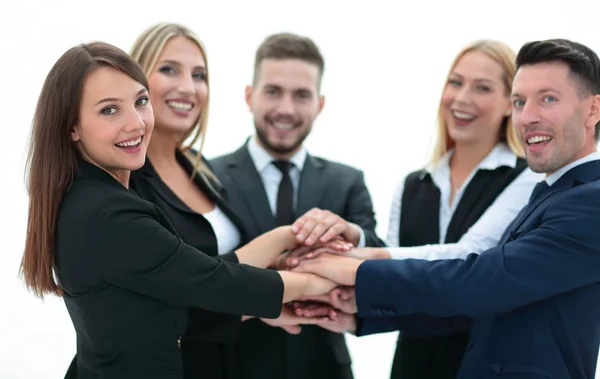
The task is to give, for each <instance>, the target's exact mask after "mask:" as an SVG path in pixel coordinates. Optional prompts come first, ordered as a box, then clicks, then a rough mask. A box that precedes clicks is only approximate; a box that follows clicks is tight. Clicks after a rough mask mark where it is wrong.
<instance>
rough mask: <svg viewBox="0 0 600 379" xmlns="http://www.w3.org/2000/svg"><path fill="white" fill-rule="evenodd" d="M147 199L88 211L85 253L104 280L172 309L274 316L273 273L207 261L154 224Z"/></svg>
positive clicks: (277, 294)
mask: <svg viewBox="0 0 600 379" xmlns="http://www.w3.org/2000/svg"><path fill="white" fill-rule="evenodd" d="M157 212H158V211H157V210H156V208H155V207H153V206H152V205H151V204H150V203H147V202H144V201H142V200H140V201H139V202H138V201H134V200H132V199H131V198H130V197H127V198H125V199H123V198H115V197H109V198H107V199H106V200H104V201H99V202H97V203H96V204H94V205H93V206H91V207H90V209H89V210H88V212H87V214H86V217H85V218H84V220H83V222H85V231H86V236H85V237H86V239H87V241H88V243H89V251H88V252H87V253H88V254H90V256H91V257H92V259H94V260H95V263H96V264H97V267H98V269H99V270H101V272H102V275H103V277H104V278H105V280H106V282H108V283H110V284H112V285H114V286H118V287H123V288H127V289H129V290H131V291H134V292H137V293H139V294H142V295H145V296H148V297H152V298H155V299H157V300H160V301H162V302H164V303H167V304H171V305H173V306H176V307H193V308H201V309H205V310H208V311H213V312H223V313H231V314H245V315H246V314H247V315H254V316H258V317H277V316H278V315H279V314H280V311H281V301H282V298H283V282H282V280H281V277H280V276H279V274H278V273H277V272H274V271H271V270H262V269H257V268H254V267H250V266H247V265H236V264H230V263H228V262H224V261H220V260H216V259H213V258H211V257H209V256H207V255H205V254H202V253H201V252H199V251H197V250H196V249H194V248H193V247H191V246H189V245H187V244H185V243H184V242H183V241H182V240H181V239H180V238H179V237H178V236H176V235H175V234H173V233H171V232H170V231H169V230H168V229H166V228H165V227H163V226H162V225H161V224H160V223H159V222H158V220H159V218H158V213H157Z"/></svg>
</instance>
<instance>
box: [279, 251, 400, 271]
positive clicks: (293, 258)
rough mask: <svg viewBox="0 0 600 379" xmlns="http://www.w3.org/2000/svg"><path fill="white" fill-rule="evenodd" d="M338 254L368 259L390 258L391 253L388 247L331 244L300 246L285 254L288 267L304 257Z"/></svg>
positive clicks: (294, 265) (293, 265)
mask: <svg viewBox="0 0 600 379" xmlns="http://www.w3.org/2000/svg"><path fill="white" fill-rule="evenodd" d="M323 253H326V254H338V255H345V256H347V257H352V258H357V259H362V260H367V259H390V258H391V256H390V253H389V252H388V251H387V250H386V249H382V248H373V247H363V248H351V249H347V250H346V249H342V248H337V247H336V248H335V249H333V248H330V247H329V245H323V246H316V247H315V248H314V249H311V248H310V247H307V246H300V247H298V248H296V249H294V250H292V251H290V252H289V253H287V254H286V255H285V257H284V258H282V259H285V261H284V262H282V263H283V264H285V266H286V267H287V269H288V270H289V269H291V268H294V267H296V266H298V264H300V262H301V261H302V260H304V259H312V258H316V257H318V256H319V255H320V254H323Z"/></svg>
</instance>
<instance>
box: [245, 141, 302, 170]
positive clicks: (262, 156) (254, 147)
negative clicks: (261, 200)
mask: <svg viewBox="0 0 600 379" xmlns="http://www.w3.org/2000/svg"><path fill="white" fill-rule="evenodd" d="M256 138H257V137H256V136H253V137H251V138H250V139H249V140H248V153H249V154H250V158H252V161H253V162H254V166H256V170H257V171H258V172H262V171H263V170H264V169H265V168H266V167H267V166H268V165H270V164H271V162H273V161H274V160H275V158H273V156H272V155H271V154H269V152H268V151H267V150H265V149H264V148H263V147H262V146H260V145H259V144H258V142H257V141H256ZM307 156H308V152H307V151H306V148H305V147H304V146H301V147H300V150H298V151H297V152H296V153H295V154H294V155H292V156H291V158H290V159H289V160H290V162H292V163H293V164H294V166H296V167H297V168H298V170H300V171H302V168H303V167H304V162H305V161H306V157H307Z"/></svg>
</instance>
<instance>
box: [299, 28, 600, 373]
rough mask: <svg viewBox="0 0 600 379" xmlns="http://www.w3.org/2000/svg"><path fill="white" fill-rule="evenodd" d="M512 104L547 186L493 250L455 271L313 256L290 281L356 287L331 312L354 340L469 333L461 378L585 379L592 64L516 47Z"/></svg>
mask: <svg viewBox="0 0 600 379" xmlns="http://www.w3.org/2000/svg"><path fill="white" fill-rule="evenodd" d="M511 97H512V104H513V116H512V117H513V124H514V125H515V127H516V128H517V132H518V135H519V137H520V139H521V142H522V144H523V147H524V149H525V152H526V156H527V162H528V164H529V167H530V168H531V169H532V170H533V171H536V172H541V173H546V179H545V180H544V181H543V182H541V183H540V184H538V185H537V187H536V189H535V190H534V191H533V194H532V196H531V198H530V200H529V203H528V205H527V206H526V207H525V208H524V209H523V211H522V212H521V213H520V214H519V215H518V216H517V218H516V219H515V220H514V221H513V223H512V224H511V225H510V226H509V227H508V229H507V230H506V232H505V234H504V236H503V238H502V239H501V241H500V243H499V245H498V246H497V247H495V248H492V249H490V250H487V251H485V252H484V253H482V254H481V255H476V254H471V255H470V256H468V257H467V258H466V259H464V260H461V259H454V260H437V261H426V260H417V259H406V260H365V261H363V260H360V259H356V258H353V257H347V256H341V255H329V254H321V255H319V256H317V257H316V258H313V259H307V260H304V261H302V262H301V264H300V266H298V267H297V268H296V270H299V271H305V272H313V273H316V274H319V275H322V276H325V277H328V278H331V279H332V280H335V281H337V282H338V283H340V284H342V285H346V286H355V297H353V298H351V299H350V300H348V301H345V302H344V303H343V304H337V305H338V307H340V308H343V309H345V310H347V311H358V317H359V318H358V320H359V321H358V328H357V335H366V334H373V333H381V332H387V331H392V330H401V331H402V332H403V333H406V334H409V333H412V334H432V333H446V332H450V331H454V330H457V329H460V330H465V329H466V330H468V331H469V332H470V335H471V339H470V342H469V345H468V347H467V352H466V355H465V357H464V359H463V362H462V366H461V369H460V371H459V375H458V378H460V379H471V378H481V379H485V378H496V377H498V376H503V375H507V378H508V377H510V378H515V379H516V378H589V379H591V378H593V377H594V375H595V369H596V362H597V356H598V346H599V343H600V229H599V227H600V154H599V153H598V152H597V151H596V142H597V140H598V137H599V136H600V60H599V59H598V56H597V55H596V54H595V53H594V52H593V51H592V50H591V49H589V48H587V47H586V46H583V45H581V44H579V43H575V42H571V41H568V40H561V39H554V40H546V41H535V42H530V43H527V44H525V45H524V46H523V47H522V48H521V50H520V51H519V53H518V56H517V74H516V76H515V79H514V83H513V88H512V93H511ZM367 255H368V254H367ZM332 303H334V302H333V301H332ZM337 303H339V302H337ZM342 305H343V306H342Z"/></svg>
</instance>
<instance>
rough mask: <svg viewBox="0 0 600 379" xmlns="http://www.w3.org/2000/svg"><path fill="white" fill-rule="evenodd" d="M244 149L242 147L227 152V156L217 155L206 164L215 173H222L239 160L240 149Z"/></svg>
mask: <svg viewBox="0 0 600 379" xmlns="http://www.w3.org/2000/svg"><path fill="white" fill-rule="evenodd" d="M244 148H245V146H242V147H240V148H238V149H237V150H235V151H232V152H229V153H227V154H222V155H218V156H216V157H214V158H211V159H209V160H208V162H209V164H210V166H211V168H212V169H213V170H214V171H215V172H221V171H224V170H225V169H226V168H227V167H228V166H230V165H232V164H234V163H236V162H238V161H239V160H240V158H241V156H240V155H241V153H242V149H244Z"/></svg>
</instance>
